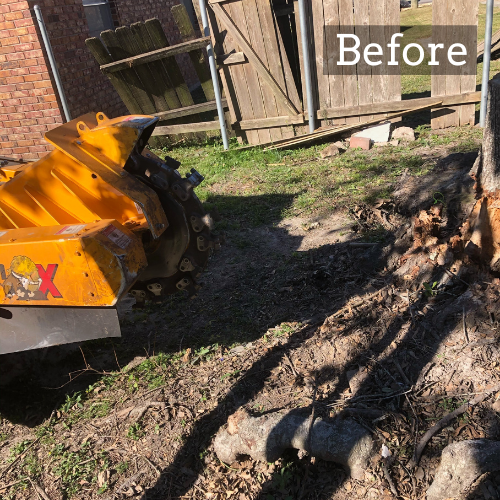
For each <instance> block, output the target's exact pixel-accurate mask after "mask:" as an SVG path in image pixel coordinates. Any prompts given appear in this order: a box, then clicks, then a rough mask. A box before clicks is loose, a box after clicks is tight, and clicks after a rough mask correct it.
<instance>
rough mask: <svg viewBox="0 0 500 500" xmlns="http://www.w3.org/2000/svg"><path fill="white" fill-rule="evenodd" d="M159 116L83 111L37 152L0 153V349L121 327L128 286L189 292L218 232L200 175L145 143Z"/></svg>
mask: <svg viewBox="0 0 500 500" xmlns="http://www.w3.org/2000/svg"><path fill="white" fill-rule="evenodd" d="M157 121H158V119H157V118H154V117H152V116H126V117H121V118H116V119H108V118H107V117H106V116H105V115H104V114H103V113H97V115H93V114H88V115H84V116H82V117H80V118H78V119H76V120H72V121H70V122H68V123H66V124H64V125H61V126H59V127H57V128H55V129H53V130H51V131H50V132H48V133H47V134H46V136H45V138H46V139H47V141H48V142H50V143H51V144H53V145H54V147H55V150H54V151H52V152H51V153H49V154H48V155H47V156H45V157H44V158H42V159H40V160H38V161H35V162H33V163H26V162H23V161H9V160H8V159H5V158H4V159H2V158H1V157H0V354H4V353H9V352H16V351H24V350H29V349H36V348H40V347H47V346H51V345H57V344H65V343H70V342H78V341H84V340H90V339H96V338H104V337H116V336H119V335H120V327H119V323H118V316H117V312H116V307H115V306H116V304H117V302H118V301H119V300H120V299H121V298H122V297H123V296H124V295H126V294H127V293H130V294H132V295H133V296H134V297H135V299H136V302H137V304H138V305H142V304H144V302H145V301H146V300H160V299H161V297H162V296H163V295H165V294H170V293H173V292H175V291H177V290H185V291H187V292H189V293H190V294H193V293H194V292H195V290H196V288H197V285H196V278H197V276H198V275H199V274H200V272H201V270H202V269H203V268H204V266H205V265H206V263H207V260H208V256H209V253H210V251H211V249H212V248H214V247H216V246H217V245H218V242H217V239H216V238H215V237H214V236H213V235H211V233H210V229H211V220H210V217H209V215H207V214H205V212H204V210H203V207H202V205H201V203H200V201H199V200H198V198H197V197H196V195H195V194H194V192H193V189H194V188H195V187H196V186H198V184H199V183H200V182H201V181H202V180H203V177H202V176H201V175H200V174H199V173H198V172H197V171H196V170H194V169H193V170H191V172H190V173H189V174H187V175H186V177H184V178H183V177H182V176H181V175H180V174H179V173H178V171H177V169H178V167H179V163H178V162H177V161H175V160H173V159H172V158H169V157H166V158H165V160H162V159H160V158H158V157H157V156H155V155H154V154H152V153H151V152H149V151H148V150H146V149H145V146H146V143H147V141H148V139H149V138H150V136H151V134H152V132H153V129H154V128H155V126H156V123H157Z"/></svg>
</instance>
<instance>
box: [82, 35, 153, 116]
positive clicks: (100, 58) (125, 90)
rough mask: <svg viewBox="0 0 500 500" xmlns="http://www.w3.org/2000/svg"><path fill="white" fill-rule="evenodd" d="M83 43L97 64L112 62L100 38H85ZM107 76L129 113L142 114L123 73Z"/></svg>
mask: <svg viewBox="0 0 500 500" xmlns="http://www.w3.org/2000/svg"><path fill="white" fill-rule="evenodd" d="M85 45H87V47H88V49H89V50H90V52H91V53H92V55H93V56H94V58H95V59H96V61H97V64H99V65H101V64H109V63H110V62H113V59H112V58H111V56H110V55H109V53H108V51H107V50H106V47H104V45H103V43H102V42H101V39H100V38H87V40H85ZM107 76H108V78H109V81H110V82H111V84H112V85H113V87H114V88H115V90H116V91H117V92H118V95H119V96H120V98H121V100H122V101H123V102H124V104H125V106H126V107H127V109H128V111H129V113H131V114H143V113H144V111H143V110H142V109H141V106H140V105H139V103H138V102H137V100H136V98H135V97H134V95H133V93H132V91H131V90H130V88H129V86H128V84H127V82H126V79H125V77H124V75H123V74H122V73H121V72H119V73H116V74H108V75H107Z"/></svg>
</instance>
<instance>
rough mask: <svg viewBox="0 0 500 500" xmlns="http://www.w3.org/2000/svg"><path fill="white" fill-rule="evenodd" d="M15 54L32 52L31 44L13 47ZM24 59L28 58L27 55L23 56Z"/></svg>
mask: <svg viewBox="0 0 500 500" xmlns="http://www.w3.org/2000/svg"><path fill="white" fill-rule="evenodd" d="M15 50H16V52H27V51H28V50H33V44H32V43H20V44H19V45H16V46H15ZM25 56H26V57H30V56H29V54H28V53H26V54H25Z"/></svg>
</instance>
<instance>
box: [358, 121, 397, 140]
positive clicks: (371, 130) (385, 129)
mask: <svg viewBox="0 0 500 500" xmlns="http://www.w3.org/2000/svg"><path fill="white" fill-rule="evenodd" d="M390 134H391V123H390V122H386V123H379V124H378V125H374V126H373V127H368V128H365V129H364V130H362V131H361V132H356V133H355V134H353V136H354V137H367V138H368V139H370V140H371V142H372V144H373V143H377V142H387V141H388V140H389V136H390Z"/></svg>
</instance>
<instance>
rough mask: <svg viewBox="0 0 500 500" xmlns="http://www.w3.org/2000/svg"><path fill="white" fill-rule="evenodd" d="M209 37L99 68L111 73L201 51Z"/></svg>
mask: <svg viewBox="0 0 500 500" xmlns="http://www.w3.org/2000/svg"><path fill="white" fill-rule="evenodd" d="M209 41H210V37H203V38H198V39H196V40H190V41H188V42H183V43H179V44H177V45H172V46H169V47H163V48H161V49H158V50H154V51H153V52H148V53H147V54H140V55H138V56H134V57H127V58H124V59H122V60H120V61H116V62H113V63H110V64H104V65H103V66H101V71H104V72H105V73H112V72H114V71H120V70H122V69H127V68H132V67H135V66H140V65H141V64H145V63H148V62H152V61H158V60H159V59H164V58H166V57H171V56H175V55H178V54H184V53H186V52H189V51H191V50H196V49H201V48H203V47H206V46H207V45H208V42H209Z"/></svg>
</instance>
